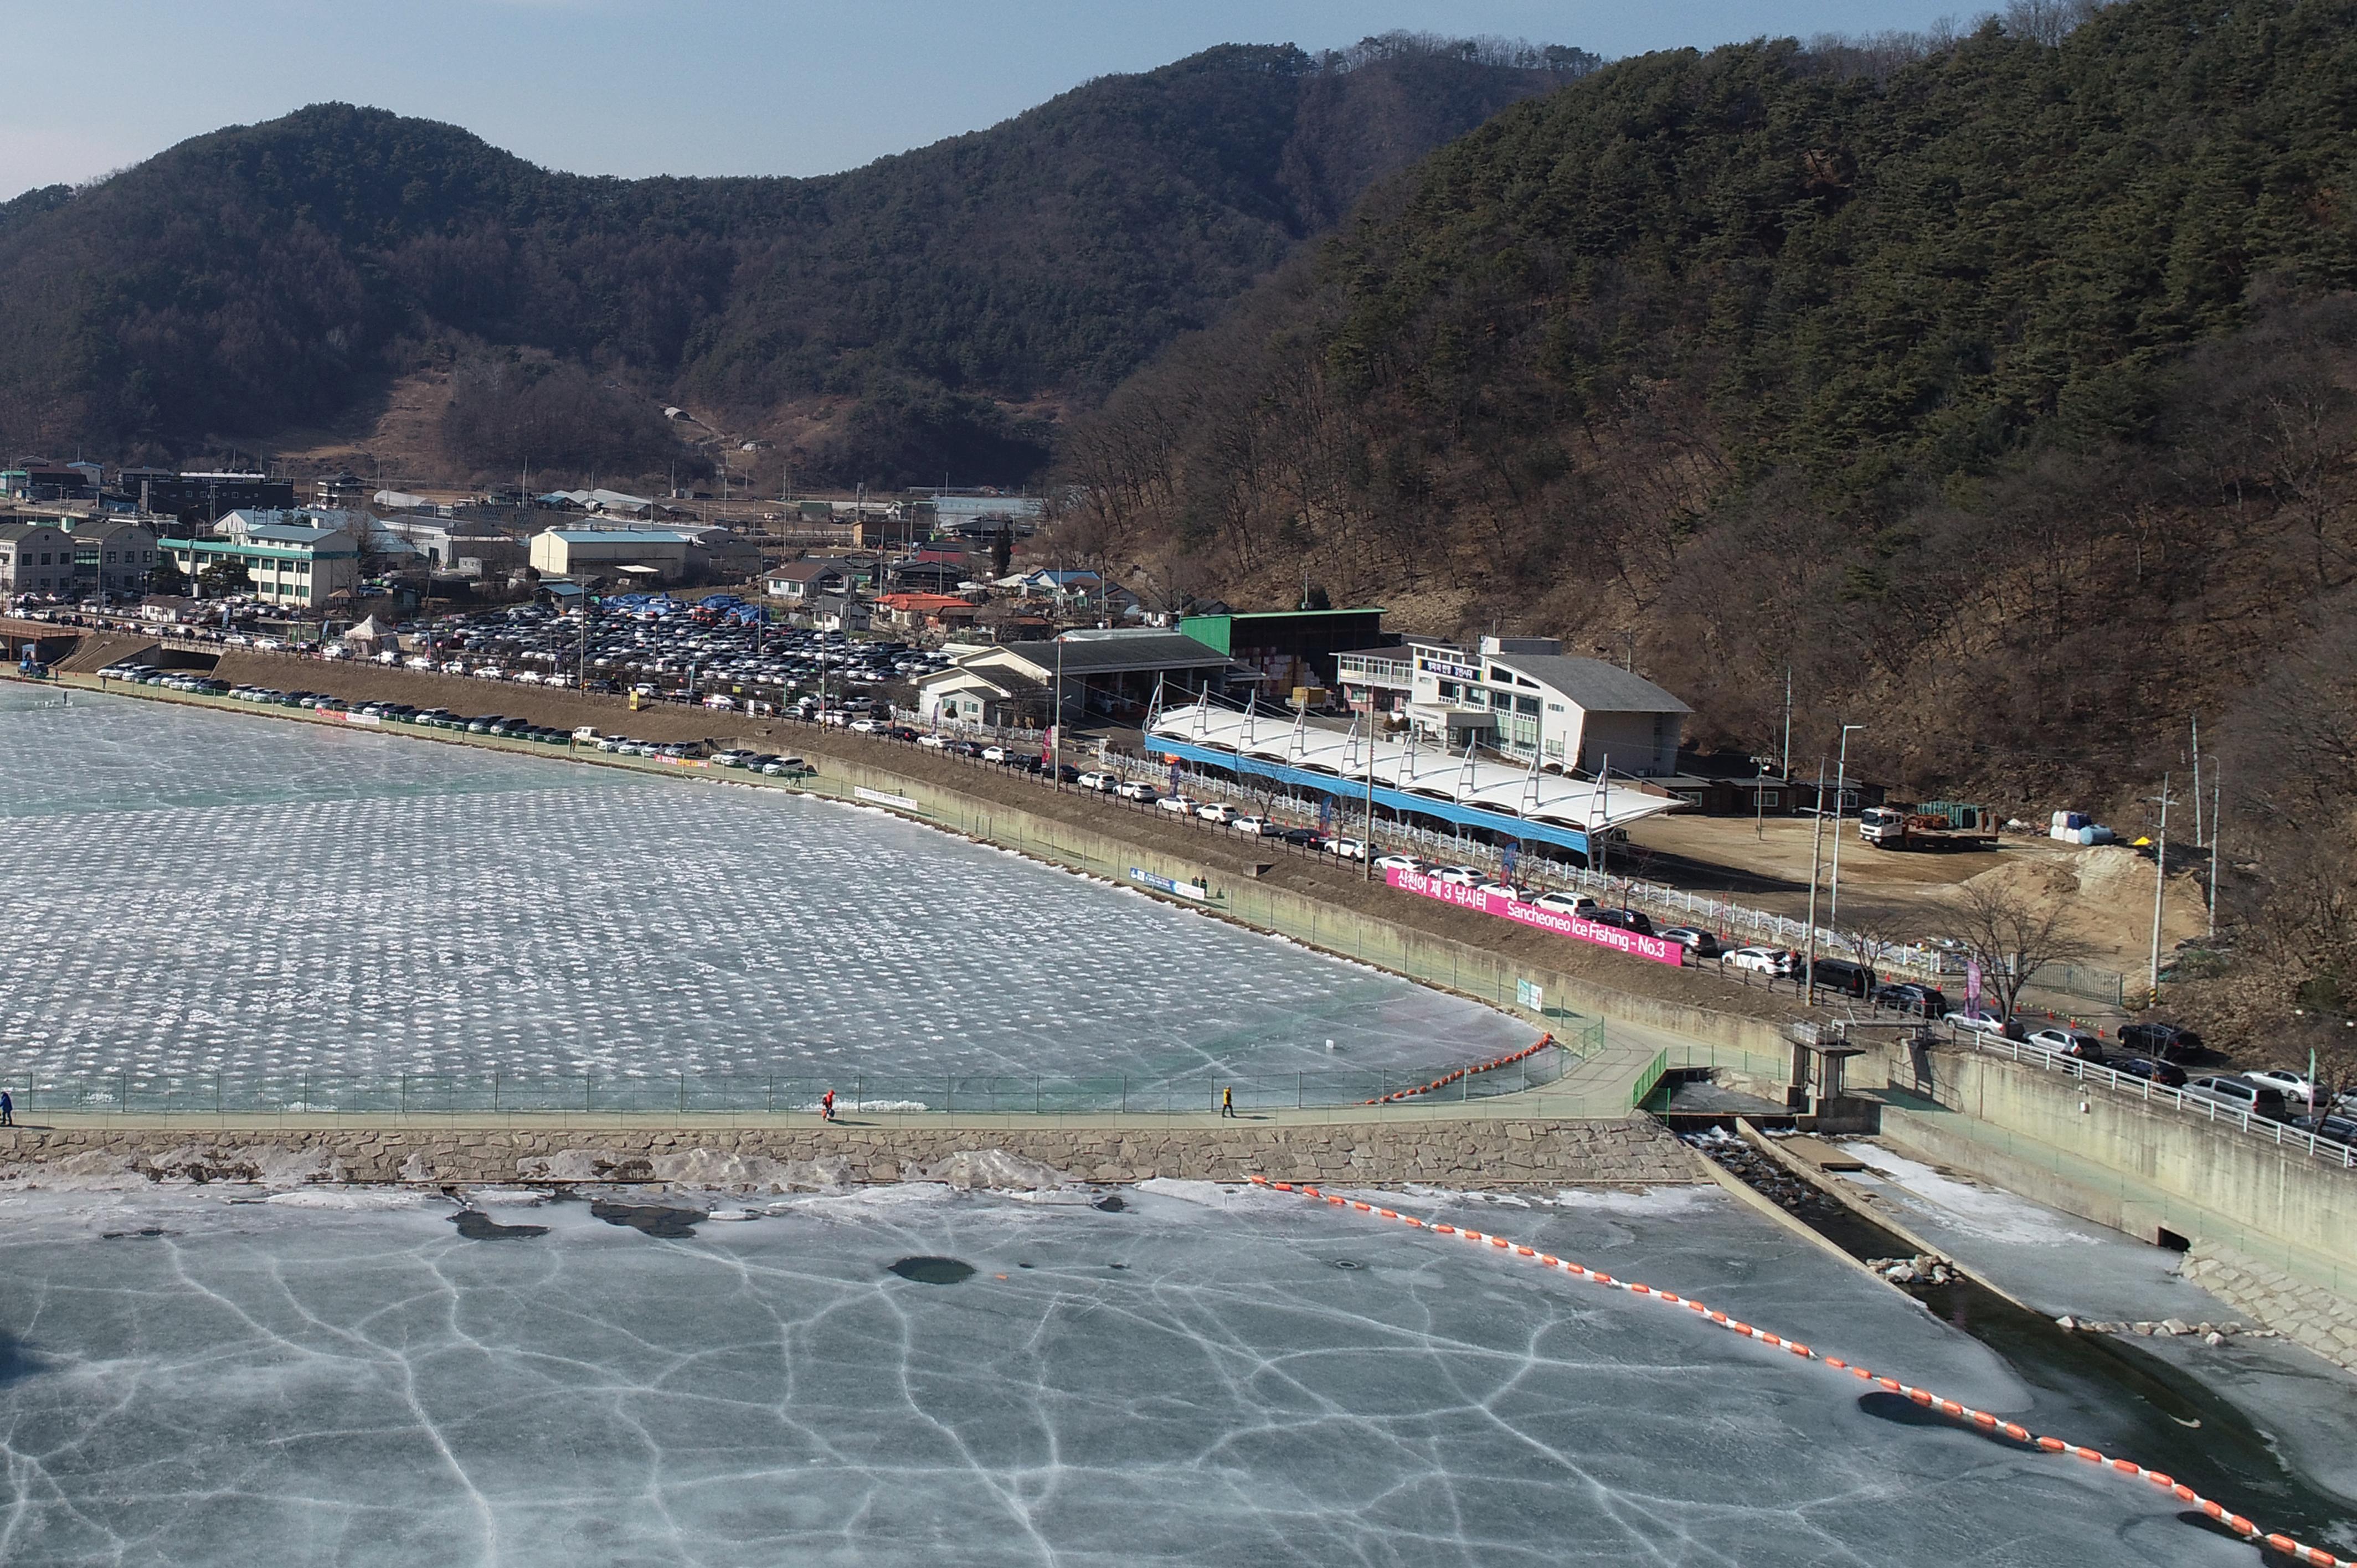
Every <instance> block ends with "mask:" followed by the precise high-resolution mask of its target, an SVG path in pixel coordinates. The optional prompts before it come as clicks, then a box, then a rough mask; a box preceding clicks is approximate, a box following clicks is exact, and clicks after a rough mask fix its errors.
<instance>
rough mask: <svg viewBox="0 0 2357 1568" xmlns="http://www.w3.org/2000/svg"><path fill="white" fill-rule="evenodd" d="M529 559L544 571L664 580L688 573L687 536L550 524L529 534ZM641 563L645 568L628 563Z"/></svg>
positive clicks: (662, 531) (557, 574)
mask: <svg viewBox="0 0 2357 1568" xmlns="http://www.w3.org/2000/svg"><path fill="white" fill-rule="evenodd" d="M532 564H533V566H534V567H536V568H537V569H538V570H539V571H540V572H541V573H542V574H543V575H547V576H551V577H570V576H572V575H575V574H576V573H579V572H588V573H596V574H600V575H605V574H611V573H614V572H617V571H621V572H625V573H628V575H633V576H636V575H649V576H653V577H655V578H658V579H660V580H662V581H663V582H666V583H673V582H677V581H678V580H679V579H680V578H682V577H683V576H685V575H687V536H686V535H685V534H683V533H677V532H673V531H671V530H669V529H660V528H596V529H590V528H552V529H548V530H546V531H544V532H540V533H535V534H533V536H532ZM633 566H637V567H644V568H646V569H647V570H646V571H645V572H644V573H629V568H630V567H633Z"/></svg>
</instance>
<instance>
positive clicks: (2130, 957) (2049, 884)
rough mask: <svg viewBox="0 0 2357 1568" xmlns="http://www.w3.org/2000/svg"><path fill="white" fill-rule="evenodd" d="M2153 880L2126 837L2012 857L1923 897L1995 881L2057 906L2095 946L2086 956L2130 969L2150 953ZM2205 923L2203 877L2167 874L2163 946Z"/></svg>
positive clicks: (2035, 904) (2043, 906)
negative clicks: (2120, 840) (2066, 850)
mask: <svg viewBox="0 0 2357 1568" xmlns="http://www.w3.org/2000/svg"><path fill="white" fill-rule="evenodd" d="M2176 859H2177V857H2176V855H2175V854H2171V855H2170V856H2169V861H2170V864H2171V865H2175V864H2176ZM2152 884H2153V865H2152V861H2151V860H2150V859H2149V858H2148V857H2147V856H2146V855H2145V854H2141V853H2139V852H2138V851H2136V849H2134V848H2132V847H2130V846H2128V845H2126V844H2098V845H2095V846H2094V847H2093V848H2090V849H2082V850H2079V851H2076V852H2075V853H2072V854H2061V855H2052V856H2046V857H2041V858H2040V859H2036V860H2019V861H2014V862H2011V863H2009V864H2007V865H2000V866H1997V867H1995V868H1994V869H1992V870H1988V871H1984V872H1982V873H1981V874H1980V875H1977V876H1975V877H1972V878H1970V879H1969V880H1967V881H1965V882H1964V883H1962V884H1960V885H1959V886H1957V887H1955V888H1943V889H1937V890H1934V891H1932V892H1931V893H1930V894H1929V895H1928V897H1931V898H1932V899H1933V900H1935V901H1939V902H1941V903H1943V904H1945V905H1947V906H1949V907H1952V908H1953V905H1954V903H1955V901H1956V899H1957V898H1958V897H1961V896H1962V893H1963V890H1964V889H1966V888H1994V889H1997V890H2001V891H2006V892H2010V893H2014V894H2017V895H2018V896H2019V897H2022V898H2024V899H2025V900H2027V901H2028V903H2029V906H2030V907H2031V908H2033V909H2035V910H2038V911H2040V913H2041V914H2042V913H2043V912H2044V911H2045V910H2047V909H2050V908H2057V907H2060V908H2061V910H2062V917H2063V921H2064V929H2065V930H2066V931H2067V932H2068V933H2069V934H2070V935H2071V936H2072V937H2073V938H2075V939H2076V940H2079V941H2082V942H2084V943H2085V944H2087V946H2088V947H2089V948H2091V949H2092V950H2093V951H2092V952H2091V953H2090V955H2089V959H2088V961H2090V962H2091V963H2094V964H2097V965H2100V966H2103V967H2104V968H2110V969H2118V970H2121V971H2122V972H2134V971H2135V970H2136V968H2137V966H2138V965H2139V964H2140V963H2141V962H2143V961H2147V960H2148V959H2149V958H2150V956H2151V952H2152V892H2153V886H2152ZM2209 922H2210V916H2209V906H2208V903H2207V900H2206V898H2205V897H2204V894H2203V890H2202V886H2201V881H2200V879H2199V878H2198V877H2195V876H2192V875H2185V874H2181V873H2180V874H2178V875H2171V876H2170V877H2169V886H2168V891H2167V894H2166V895H2165V897H2164V900H2163V904H2162V912H2161V950H2162V951H2163V952H2164V953H2165V952H2167V951H2169V950H2170V949H2171V948H2173V947H2175V946H2176V945H2177V943H2179V942H2180V941H2182V940H2185V939H2186V938H2188V937H2194V936H2199V935H2201V933H2202V932H2203V931H2204V930H2206V929H2208V927H2209Z"/></svg>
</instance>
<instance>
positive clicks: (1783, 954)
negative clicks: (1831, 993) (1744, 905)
mask: <svg viewBox="0 0 2357 1568" xmlns="http://www.w3.org/2000/svg"><path fill="white" fill-rule="evenodd" d="M1542 902H1544V900H1542ZM1727 962H1729V963H1731V964H1733V965H1734V966H1735V967H1736V968H1738V969H1744V970H1749V971H1750V972H1752V973H1754V974H1768V975H1777V974H1790V973H1792V966H1793V964H1794V962H1795V960H1794V958H1793V956H1792V950H1790V949H1787V948H1738V949H1736V950H1734V951H1733V952H1731V953H1729V954H1727Z"/></svg>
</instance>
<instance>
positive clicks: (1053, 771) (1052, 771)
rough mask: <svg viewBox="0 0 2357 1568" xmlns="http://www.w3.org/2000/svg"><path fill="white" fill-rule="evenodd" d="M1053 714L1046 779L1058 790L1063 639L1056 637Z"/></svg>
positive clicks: (1061, 781)
mask: <svg viewBox="0 0 2357 1568" xmlns="http://www.w3.org/2000/svg"><path fill="white" fill-rule="evenodd" d="M1048 711H1049V714H1052V715H1053V717H1051V718H1050V719H1049V724H1048V781H1049V783H1050V784H1052V785H1054V786H1055V788H1056V789H1058V790H1061V789H1063V788H1064V639H1063V634H1062V633H1058V634H1057V637H1056V691H1055V695H1054V697H1053V698H1052V699H1051V701H1050V703H1049V710H1048Z"/></svg>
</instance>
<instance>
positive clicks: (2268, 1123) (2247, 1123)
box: [1952, 1030, 2357, 1170]
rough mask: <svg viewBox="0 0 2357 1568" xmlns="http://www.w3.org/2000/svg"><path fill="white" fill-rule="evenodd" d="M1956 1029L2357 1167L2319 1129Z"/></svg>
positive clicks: (1999, 1051)
mask: <svg viewBox="0 0 2357 1568" xmlns="http://www.w3.org/2000/svg"><path fill="white" fill-rule="evenodd" d="M1952 1033H1953V1035H1954V1036H1955V1038H1956V1040H1957V1042H1958V1043H1959V1044H1962V1045H1969V1046H1974V1047H1978V1048H1979V1049H1981V1050H1984V1051H1987V1052H1989V1053H1990V1054H1991V1055H1993V1056H2001V1057H2004V1058H2007V1060H2008V1061H2016V1062H2019V1063H2021V1064H2022V1065H2024V1066H2026V1067H2033V1068H2037V1069H2039V1070H2040V1071H2042V1072H2059V1073H2061V1074H2062V1075H2063V1076H2064V1077H2065V1078H2075V1079H2080V1080H2081V1081H2083V1082H2085V1083H2094V1084H2101V1085H2103V1086H2104V1088H2106V1089H2110V1090H2115V1091H2116V1092H2118V1093H2121V1094H2128V1095H2133V1096H2135V1097H2136V1099H2138V1100H2142V1101H2148V1102H2152V1103H2157V1104H2161V1105H2173V1106H2175V1107H2176V1108H2177V1109H2178V1110H2179V1111H2182V1112H2186V1113H2187V1114H2188V1115H2191V1116H2198V1117H2200V1118H2201V1120H2203V1121H2205V1122H2224V1123H2226V1124H2228V1125H2230V1126H2234V1127H2239V1128H2241V1129H2242V1130H2243V1131H2244V1132H2245V1133H2249V1134H2250V1135H2251V1136H2253V1137H2255V1138H2264V1139H2266V1141H2267V1142H2268V1143H2270V1144H2276V1145H2277V1146H2278V1147H2282V1148H2287V1149H2298V1151H2300V1152H2301V1153H2302V1154H2305V1155H2310V1156H2311V1157H2313V1158H2316V1159H2319V1160H2322V1161H2324V1162H2325V1163H2326V1164H2328V1165H2339V1166H2341V1168H2342V1169H2344V1170H2357V1148H2352V1147H2350V1146H2349V1145H2348V1144H2336V1143H2334V1142H2333V1141H2332V1140H2331V1139H2330V1138H2319V1137H2318V1136H2317V1135H2316V1134H2314V1133H2305V1132H2302V1131H2301V1130H2300V1129H2299V1128H2298V1127H2291V1126H2287V1125H2286V1124H2285V1123H2283V1122H2276V1121H2273V1120H2271V1119H2269V1118H2267V1117H2265V1116H2260V1115H2256V1114H2255V1113H2253V1112H2249V1111H2245V1110H2244V1109H2242V1108H2241V1107H2240V1106H2234V1105H2227V1104H2222V1103H2221V1102H2220V1101H2215V1100H2211V1099H2208V1098H2206V1097H2204V1096H2202V1095H2199V1094H2189V1093H2187V1092H2186V1091H2185V1090H2181V1089H2171V1088H2170V1087H2169V1085H2167V1084H2165V1083H2155V1082H2154V1081H2153V1080H2152V1079H2148V1078H2137V1077H2135V1076H2134V1075H2132V1074H2129V1073H2125V1072H2118V1071H2115V1070H2114V1069H2111V1068H2107V1067H2103V1066H2099V1065H2098V1064H2096V1063H2094V1062H2083V1061H2081V1060H2079V1059H2078V1058H2075V1057H2066V1056H2062V1055H2061V1054H2059V1053H2057V1052H2054V1051H2049V1050H2041V1049H2040V1048H2039V1047H2036V1046H2032V1045H2026V1044H2024V1043H2023V1042H2021V1041H2019V1040H2008V1039H2005V1038H2002V1037H2000V1036H1990V1035H1981V1034H1975V1033H1973V1032H1972V1031H1970V1030H1953V1031H1952Z"/></svg>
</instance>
